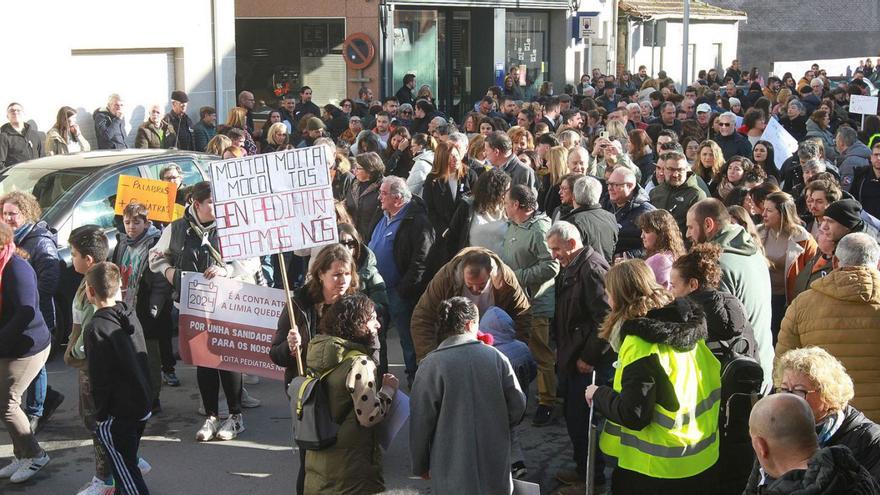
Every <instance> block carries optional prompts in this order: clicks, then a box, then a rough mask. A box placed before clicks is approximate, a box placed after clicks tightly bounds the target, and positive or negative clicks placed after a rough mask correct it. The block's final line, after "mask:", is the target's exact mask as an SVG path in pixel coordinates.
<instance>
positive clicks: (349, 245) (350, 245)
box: [339, 239, 358, 249]
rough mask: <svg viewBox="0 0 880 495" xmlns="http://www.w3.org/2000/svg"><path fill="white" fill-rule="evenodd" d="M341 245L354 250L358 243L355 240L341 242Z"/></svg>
mask: <svg viewBox="0 0 880 495" xmlns="http://www.w3.org/2000/svg"><path fill="white" fill-rule="evenodd" d="M339 244H342V245H343V246H345V247H347V248H349V249H354V248H356V247H357V245H358V243H357V241H356V240H354V239H349V240H347V241H339Z"/></svg>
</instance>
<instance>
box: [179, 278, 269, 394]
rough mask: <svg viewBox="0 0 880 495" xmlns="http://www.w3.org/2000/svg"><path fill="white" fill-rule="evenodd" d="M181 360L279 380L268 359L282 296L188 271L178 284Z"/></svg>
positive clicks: (242, 283)
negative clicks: (179, 286)
mask: <svg viewBox="0 0 880 495" xmlns="http://www.w3.org/2000/svg"><path fill="white" fill-rule="evenodd" d="M180 285H181V287H182V288H181V294H180V336H179V344H180V358H181V359H182V360H183V361H184V362H186V363H189V364H194V365H196V366H204V367H207V368H216V369H221V370H227V371H235V372H239V373H248V374H250V375H259V376H263V377H266V378H272V379H275V380H282V379H284V368H282V367H280V366H277V365H276V364H275V363H273V362H272V360H271V359H270V358H269V349H270V348H271V346H272V339H273V338H274V337H275V329H276V327H277V325H278V318H279V317H280V316H281V311H282V310H283V309H284V305H285V299H284V291H283V290H280V289H270V288H268V287H261V286H259V285H253V284H246V283H244V282H241V281H239V280H230V279H227V278H221V277H214V278H212V279H210V280H208V279H206V278H205V277H204V276H202V274H201V273H194V272H185V273H183V275H182V276H181V280H180Z"/></svg>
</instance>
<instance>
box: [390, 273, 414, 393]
mask: <svg viewBox="0 0 880 495" xmlns="http://www.w3.org/2000/svg"><path fill="white" fill-rule="evenodd" d="M388 306H389V308H388V311H389V312H390V313H391V323H392V324H393V325H394V328H396V329H397V334H398V335H399V336H400V347H402V348H403V362H404V364H405V365H406V374H407V376H413V375H415V373H416V368H417V366H416V349H415V347H413V341H412V334H410V331H409V327H410V322H411V320H412V314H413V310H414V309H415V307H416V304H415V302H414V301H412V300H410V299H409V298H407V297H402V296H401V295H400V293H398V292H397V287H394V288H389V289H388Z"/></svg>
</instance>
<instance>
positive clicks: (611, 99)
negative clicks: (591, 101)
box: [596, 81, 620, 112]
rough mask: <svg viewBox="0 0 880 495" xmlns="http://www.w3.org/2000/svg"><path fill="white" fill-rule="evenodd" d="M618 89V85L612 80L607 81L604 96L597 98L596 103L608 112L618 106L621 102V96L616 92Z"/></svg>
mask: <svg viewBox="0 0 880 495" xmlns="http://www.w3.org/2000/svg"><path fill="white" fill-rule="evenodd" d="M616 89H617V86H615V85H614V83H613V82H612V81H605V87H604V88H603V90H602V91H603V93H602V96H600V97H598V98H596V103H598V104H599V105H600V106H601V107H602V108H604V109H605V110H606V111H608V112H610V111H612V110H614V109H615V108H617V104H618V103H620V98H618V96H617V95H616V94H614V92H615V90H616Z"/></svg>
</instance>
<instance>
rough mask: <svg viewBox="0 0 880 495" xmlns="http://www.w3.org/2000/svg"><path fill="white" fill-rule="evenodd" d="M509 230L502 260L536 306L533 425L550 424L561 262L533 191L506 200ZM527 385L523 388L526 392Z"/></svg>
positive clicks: (514, 191)
mask: <svg viewBox="0 0 880 495" xmlns="http://www.w3.org/2000/svg"><path fill="white" fill-rule="evenodd" d="M504 209H505V210H506V212H507V218H508V227H507V233H506V234H505V235H504V248H503V249H502V251H501V253H500V254H501V259H502V261H504V263H505V264H506V265H507V266H509V267H510V268H511V269H512V270H513V273H514V274H515V275H516V279H517V281H519V283H520V285H521V286H522V287H523V288H524V289H525V290H526V294H527V295H528V297H529V302H530V303H531V304H532V338H531V339H529V350H530V351H531V353H532V357H534V359H535V362H537V363H538V408H537V410H536V411H535V417H534V418H533V420H532V424H533V425H535V426H544V425H547V424H549V423H550V420H551V419H552V415H553V405H554V404H555V402H556V371H555V369H554V367H555V365H556V358H555V355H554V353H553V350H552V349H551V348H550V318H551V317H553V311H554V306H555V304H554V300H555V290H554V285H553V280H554V279H555V277H556V275H557V274H558V273H559V262H558V261H556V260H554V259H553V256H552V255H551V254H550V248H549V247H548V246H547V240H546V239H545V236H546V235H547V231H548V230H550V218H548V217H547V215H545V214H543V213H539V212H538V211H537V210H538V200H537V198H536V197H535V193H534V192H533V191H532V189H531V188H529V187H527V186H524V185H517V186H513V187H512V188H510V190H509V191H508V192H507V194H506V195H505V198H504ZM525 387H527V384H523V388H525Z"/></svg>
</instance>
